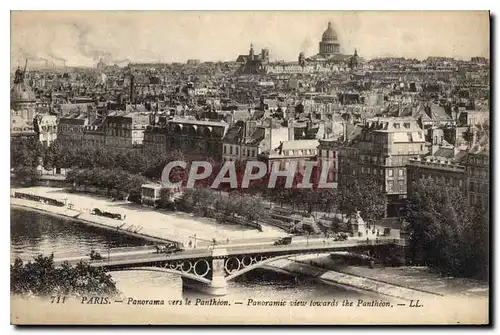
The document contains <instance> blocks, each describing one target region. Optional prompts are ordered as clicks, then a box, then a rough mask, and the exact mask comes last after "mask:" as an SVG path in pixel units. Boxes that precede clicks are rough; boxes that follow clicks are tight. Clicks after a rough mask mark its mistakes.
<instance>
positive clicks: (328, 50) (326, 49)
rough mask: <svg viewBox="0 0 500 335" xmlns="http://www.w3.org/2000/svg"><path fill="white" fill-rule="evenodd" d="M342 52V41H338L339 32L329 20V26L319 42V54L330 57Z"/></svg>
mask: <svg viewBox="0 0 500 335" xmlns="http://www.w3.org/2000/svg"><path fill="white" fill-rule="evenodd" d="M339 53H340V43H339V42H338V41H337V33H336V32H335V30H333V28H332V23H331V22H328V27H327V28H326V30H325V32H324V33H323V35H322V36H321V42H319V54H320V55H322V56H324V57H326V58H328V57H329V56H332V55H334V54H339Z"/></svg>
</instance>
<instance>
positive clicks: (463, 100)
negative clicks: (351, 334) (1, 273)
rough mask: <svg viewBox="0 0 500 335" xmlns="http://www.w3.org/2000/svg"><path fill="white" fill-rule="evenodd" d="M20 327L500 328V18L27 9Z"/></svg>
mask: <svg viewBox="0 0 500 335" xmlns="http://www.w3.org/2000/svg"><path fill="white" fill-rule="evenodd" d="M10 48H11V49H10V50H11V64H10V73H11V80H10V152H11V155H10V181H11V186H10V245H11V248H10V292H11V293H10V301H11V312H10V313H11V314H10V315H11V316H10V319H11V323H12V324H14V325H212V324H217V325H221V324H222V325H290V324H307V325H371V324H379V325H406V324H413V325H438V324H440V325H443V324H445V325H455V324H461V325H464V324H475V325H488V324H489V323H490V315H489V306H490V299H489V297H490V284H489V276H490V270H489V267H490V262H489V241H490V231H489V221H490V214H489V210H490V205H489V203H490V110H491V105H490V101H491V100H490V61H491V60H490V13H489V12H488V11H461V12H458V11H391V12H389V11H93V12H87V11H61V12H59V11H12V12H11V46H10Z"/></svg>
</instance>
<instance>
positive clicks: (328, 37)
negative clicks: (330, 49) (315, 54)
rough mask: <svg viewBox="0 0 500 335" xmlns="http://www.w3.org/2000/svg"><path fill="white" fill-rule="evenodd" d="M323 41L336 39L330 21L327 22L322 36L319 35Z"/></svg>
mask: <svg viewBox="0 0 500 335" xmlns="http://www.w3.org/2000/svg"><path fill="white" fill-rule="evenodd" d="M321 40H322V41H323V42H335V41H337V33H336V32H335V30H333V28H332V23H331V22H328V28H326V30H325V32H324V33H323V36H322V37H321Z"/></svg>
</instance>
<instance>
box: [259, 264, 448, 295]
mask: <svg viewBox="0 0 500 335" xmlns="http://www.w3.org/2000/svg"><path fill="white" fill-rule="evenodd" d="M318 257H321V255H304V256H294V257H289V258H286V259H280V260H276V261H274V262H271V263H269V264H266V265H265V266H263V267H264V268H265V269H267V270H272V271H278V272H285V273H288V274H295V275H306V276H310V277H313V278H316V279H317V280H319V281H320V282H322V283H324V284H328V285H332V286H338V287H342V288H343V289H346V290H350V291H355V292H359V293H362V294H363V295H369V296H372V297H374V298H380V297H386V298H389V299H395V300H404V301H410V300H415V299H425V300H427V301H429V300H436V299H439V298H441V297H442V295H440V294H434V293H432V292H423V291H421V290H418V289H413V288H408V287H402V286H400V285H395V284H392V283H388V282H385V283H384V282H380V281H377V280H374V279H371V278H364V277H360V276H355V275H349V274H346V273H342V272H337V271H332V270H326V269H324V268H320V267H318V266H315V265H310V264H309V262H308V261H309V260H310V259H316V258H318Z"/></svg>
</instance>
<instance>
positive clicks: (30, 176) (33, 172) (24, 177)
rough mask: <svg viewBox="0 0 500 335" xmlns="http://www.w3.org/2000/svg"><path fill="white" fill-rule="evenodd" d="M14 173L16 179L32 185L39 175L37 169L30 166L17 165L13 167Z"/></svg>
mask: <svg viewBox="0 0 500 335" xmlns="http://www.w3.org/2000/svg"><path fill="white" fill-rule="evenodd" d="M14 175H15V178H16V180H17V181H19V182H21V183H22V184H24V185H26V186H31V185H34V183H35V182H36V181H37V180H38V178H39V177H40V174H39V173H38V171H37V169H36V168H34V167H32V166H19V167H17V168H16V169H14Z"/></svg>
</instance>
